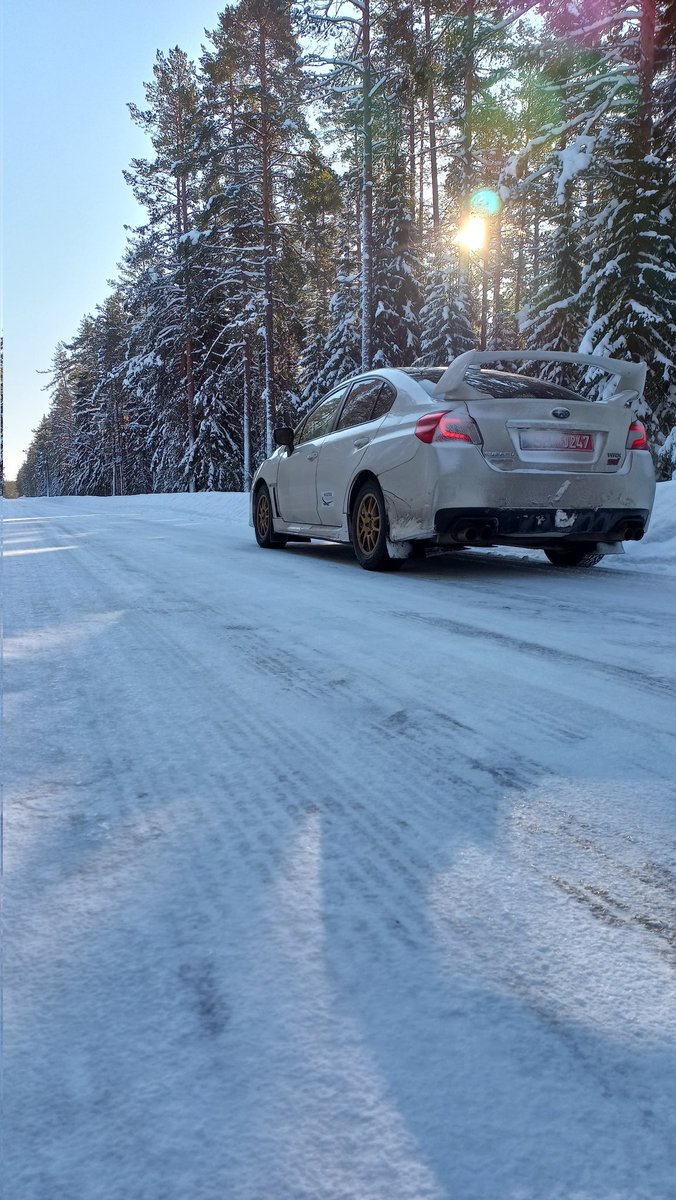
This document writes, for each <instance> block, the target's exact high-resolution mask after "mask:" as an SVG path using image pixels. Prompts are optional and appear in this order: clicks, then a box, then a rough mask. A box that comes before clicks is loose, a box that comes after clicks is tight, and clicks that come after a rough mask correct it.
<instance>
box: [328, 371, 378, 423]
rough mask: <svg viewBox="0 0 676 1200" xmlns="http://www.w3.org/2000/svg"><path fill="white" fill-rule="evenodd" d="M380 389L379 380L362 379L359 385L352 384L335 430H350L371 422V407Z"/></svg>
mask: <svg viewBox="0 0 676 1200" xmlns="http://www.w3.org/2000/svg"><path fill="white" fill-rule="evenodd" d="M381 388H382V380H380V379H364V380H363V381H362V382H361V383H354V384H353V385H352V391H351V392H350V394H349V396H348V398H347V400H346V401H345V407H344V409H343V411H342V413H341V414H340V420H339V422H338V425H337V426H336V428H337V429H351V428H352V426H353V425H363V424H364V422H366V421H372V420H373V405H374V403H375V402H376V401H377V400H378V395H379V393H380V390H381Z"/></svg>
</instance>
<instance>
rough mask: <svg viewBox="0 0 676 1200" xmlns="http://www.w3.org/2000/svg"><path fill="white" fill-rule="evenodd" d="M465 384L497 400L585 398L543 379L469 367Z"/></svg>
mask: <svg viewBox="0 0 676 1200" xmlns="http://www.w3.org/2000/svg"><path fill="white" fill-rule="evenodd" d="M465 383H468V384H469V385H470V387H473V388H476V390H477V392H483V394H484V395H485V396H494V397H495V398H496V399H498V400H519V399H521V398H522V397H524V396H527V397H528V398H530V399H531V400H585V399H586V397H585V396H580V395H578V393H577V392H572V391H571V390H570V388H566V387H560V386H559V384H557V383H547V381H546V380H544V379H532V378H531V377H530V376H529V375H516V374H513V373H511V372H508V371H482V370H481V369H477V368H476V367H470V368H469V370H468V371H466V372H465Z"/></svg>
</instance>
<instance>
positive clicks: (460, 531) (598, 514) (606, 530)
mask: <svg viewBox="0 0 676 1200" xmlns="http://www.w3.org/2000/svg"><path fill="white" fill-rule="evenodd" d="M649 516H650V509H648V508H641V509H638V508H578V509H565V510H564V509H552V508H440V509H438V510H437V512H436V513H435V517H434V530H435V533H436V534H437V535H439V536H442V537H447V538H448V539H450V540H458V541H460V542H467V541H473V540H474V539H472V538H467V536H464V531H466V529H467V528H477V529H478V530H481V531H482V536H481V537H480V538H479V541H481V542H483V543H484V544H490V543H493V544H500V543H504V544H506V545H509V543H510V542H512V543H513V542H523V543H524V544H526V545H529V546H538V545H541V544H542V545H549V544H551V543H552V542H554V541H556V542H558V541H560V540H561V539H562V538H571V539H573V540H574V541H576V542H599V541H602V542H622V541H626V540H627V539H630V540H636V541H638V540H639V539H640V538H642V537H643V533H644V531H645V527H646V525H647V524H648V518H649Z"/></svg>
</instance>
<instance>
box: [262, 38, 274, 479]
mask: <svg viewBox="0 0 676 1200" xmlns="http://www.w3.org/2000/svg"><path fill="white" fill-rule="evenodd" d="M267 67H268V64H267V45H266V37H265V26H264V25H263V24H261V27H260V34H259V39H258V69H259V78H260V84H261V139H262V141H261V152H262V172H263V254H264V264H263V306H264V319H263V330H264V336H265V362H264V372H265V380H264V386H263V397H264V400H265V451H266V454H267V455H268V456H269V455H270V454H272V450H273V446H272V430H273V426H274V422H275V409H276V404H275V399H276V398H275V313H274V279H273V269H272V255H273V245H272V217H273V213H272V176H271V170H270V157H271V156H270V151H271V145H270V109H269V103H270V97H269V95H268V70H267Z"/></svg>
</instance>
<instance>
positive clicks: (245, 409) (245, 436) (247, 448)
mask: <svg viewBox="0 0 676 1200" xmlns="http://www.w3.org/2000/svg"><path fill="white" fill-rule="evenodd" d="M250 405H251V349H250V347H249V343H248V341H245V343H244V389H243V395H242V483H243V485H244V491H245V492H248V491H249V490H250V488H251V433H250V419H251V418H250V415H249V413H250Z"/></svg>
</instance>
